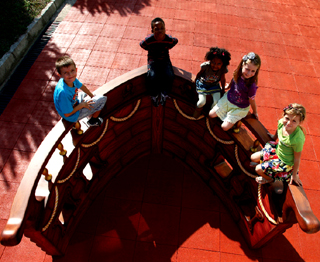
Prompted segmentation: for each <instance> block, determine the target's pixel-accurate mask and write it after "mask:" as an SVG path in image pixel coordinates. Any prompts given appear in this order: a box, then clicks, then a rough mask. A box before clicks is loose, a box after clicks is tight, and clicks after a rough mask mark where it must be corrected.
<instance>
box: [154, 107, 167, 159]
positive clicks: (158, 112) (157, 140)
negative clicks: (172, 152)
mask: <svg viewBox="0 0 320 262" xmlns="http://www.w3.org/2000/svg"><path fill="white" fill-rule="evenodd" d="M151 117H152V130H151V132H152V134H151V136H152V153H159V154H160V153H162V139H163V118H164V107H163V106H161V105H160V106H158V107H154V106H152V116H151Z"/></svg>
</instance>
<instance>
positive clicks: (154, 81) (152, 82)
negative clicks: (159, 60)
mask: <svg viewBox="0 0 320 262" xmlns="http://www.w3.org/2000/svg"><path fill="white" fill-rule="evenodd" d="M158 71H159V69H158V66H157V65H156V63H154V62H152V63H150V64H148V72H147V79H146V89H147V92H148V94H149V95H150V96H151V97H157V96H158V95H159V94H160V86H161V84H160V83H159V82H160V79H161V77H160V76H159V72H158Z"/></svg>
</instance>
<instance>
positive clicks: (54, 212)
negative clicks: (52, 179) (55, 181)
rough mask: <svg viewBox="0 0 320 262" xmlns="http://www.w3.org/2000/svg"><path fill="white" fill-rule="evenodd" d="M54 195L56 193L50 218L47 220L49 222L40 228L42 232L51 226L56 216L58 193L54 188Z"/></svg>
mask: <svg viewBox="0 0 320 262" xmlns="http://www.w3.org/2000/svg"><path fill="white" fill-rule="evenodd" d="M54 189H55V193H56V197H55V201H54V208H53V212H52V214H51V217H50V219H49V222H48V223H47V224H46V226H45V227H43V228H42V232H44V231H46V230H47V229H48V227H49V226H50V225H51V223H52V221H53V218H54V216H55V215H56V212H57V207H58V202H59V191H58V187H57V186H56V187H55V188H54Z"/></svg>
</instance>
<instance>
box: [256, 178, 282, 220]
mask: <svg viewBox="0 0 320 262" xmlns="http://www.w3.org/2000/svg"><path fill="white" fill-rule="evenodd" d="M258 202H259V205H260V207H261V210H262V212H263V214H264V215H265V217H266V218H267V219H268V220H269V221H270V222H271V223H272V224H275V225H277V224H278V223H277V221H275V220H274V219H273V218H272V217H271V216H269V214H268V212H267V210H266V209H265V208H264V205H263V203H262V199H261V184H259V185H258Z"/></svg>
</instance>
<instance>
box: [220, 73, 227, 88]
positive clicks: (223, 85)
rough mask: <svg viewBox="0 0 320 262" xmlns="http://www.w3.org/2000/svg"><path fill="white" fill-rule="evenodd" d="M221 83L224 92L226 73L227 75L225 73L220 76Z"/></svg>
mask: <svg viewBox="0 0 320 262" xmlns="http://www.w3.org/2000/svg"><path fill="white" fill-rule="evenodd" d="M220 83H221V88H222V90H223V92H224V90H225V87H226V75H225V74H223V75H222V76H221V78H220Z"/></svg>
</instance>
